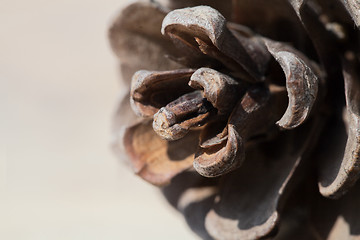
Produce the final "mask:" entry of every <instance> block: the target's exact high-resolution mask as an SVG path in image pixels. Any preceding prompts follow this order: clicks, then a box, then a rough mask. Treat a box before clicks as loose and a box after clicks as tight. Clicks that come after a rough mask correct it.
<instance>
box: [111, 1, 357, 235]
mask: <svg viewBox="0 0 360 240" xmlns="http://www.w3.org/2000/svg"><path fill="white" fill-rule="evenodd" d="M359 27H360V2H359V1H358V0H308V1H302V0H273V1H268V0H232V1H229V0H226V1H221V3H220V1H206V0H203V1H200V0H198V1H196V0H186V1H171V0H169V1H162V2H161V3H159V2H155V1H151V2H146V1H142V2H137V3H133V4H131V5H129V6H127V7H126V8H124V10H123V11H122V12H121V14H120V15H119V17H118V18H117V19H115V21H114V24H113V25H112V27H111V29H110V31H109V38H110V42H111V46H112V48H113V50H114V52H115V53H116V54H117V56H118V57H119V58H120V65H121V70H122V75H123V80H124V83H125V85H126V86H127V87H128V88H129V89H128V90H127V92H126V93H124V94H123V95H122V97H121V99H120V102H119V107H118V110H117V113H116V116H115V120H114V123H115V124H114V133H115V140H114V150H115V151H116V152H117V153H118V154H119V157H120V158H121V159H123V158H124V156H123V154H122V152H126V153H127V155H128V157H129V159H128V163H129V165H130V166H131V167H132V169H133V170H134V172H135V173H136V174H138V175H139V176H140V177H142V178H143V179H145V180H146V181H148V182H150V183H152V184H154V185H158V186H161V187H162V191H163V193H164V195H165V197H166V198H167V199H168V201H169V202H170V203H171V204H172V205H174V206H175V207H176V208H177V209H178V210H179V211H181V212H182V213H183V215H184V216H185V218H186V220H187V222H188V224H189V226H190V227H191V229H192V230H193V231H195V232H196V233H197V234H198V235H199V236H200V237H201V238H203V239H259V238H271V239H360V218H359V217H358V216H359V214H360V205H359V203H360V186H359V184H356V181H357V180H358V178H359V176H360V160H359V151H360V51H359V50H360V49H359V47H360V44H359V43H360V35H359ZM130 80H131V83H130Z"/></svg>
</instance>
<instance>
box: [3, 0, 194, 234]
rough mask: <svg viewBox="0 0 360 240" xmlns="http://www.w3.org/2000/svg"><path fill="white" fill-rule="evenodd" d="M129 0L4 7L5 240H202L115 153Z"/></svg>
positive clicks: (21, 0) (7, 2)
mask: <svg viewBox="0 0 360 240" xmlns="http://www.w3.org/2000/svg"><path fill="white" fill-rule="evenodd" d="M125 3H126V1H122V0H116V1H115V0H108V1H105V2H101V1H92V0H87V1H85V0H54V1H47V0H31V1H26V0H0V6H1V7H0V29H1V30H0V31H1V33H0V34H1V35H0V82H1V88H0V96H1V101H0V109H1V118H0V239H6V240H12V239H16V240H17V239H21V240H22V239H26V240H30V239H31V240H32V239H34V240H35V239H36V240H39V239H46V240H48V239H51V240H56V239H67V240H69V239H71V240H72V239H76V240H81V239H87V240H89V239H105V240H112V239H172V240H173V239H194V238H195V236H194V235H193V234H192V233H190V231H189V230H188V228H187V227H186V226H185V223H184V220H183V219H182V217H181V216H180V215H178V213H177V212H176V211H175V210H173V209H172V208H171V207H170V206H169V205H168V204H167V203H166V201H165V200H164V199H163V198H162V196H161V195H160V194H159V192H158V191H157V189H156V188H155V187H152V186H150V185H149V184H147V183H145V182H143V181H142V180H140V179H139V178H137V177H136V176H134V175H133V174H132V173H131V171H129V169H127V168H126V167H125V165H123V164H121V161H119V160H118V159H116V158H115V157H114V155H113V154H112V152H111V150H110V138H111V134H110V128H111V127H110V125H111V116H112V113H113V111H114V110H115V103H116V100H117V97H118V94H119V93H120V85H119V81H118V78H119V74H118V72H117V60H116V58H115V57H114V55H113V54H112V53H111V51H110V47H109V44H108V41H107V28H108V26H109V24H110V23H111V19H112V18H113V17H115V15H116V13H117V12H119V10H120V8H121V6H122V5H124V4H125Z"/></svg>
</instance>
